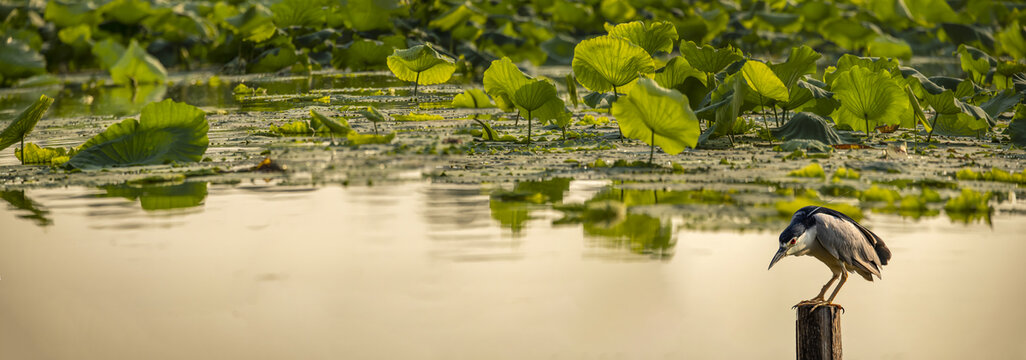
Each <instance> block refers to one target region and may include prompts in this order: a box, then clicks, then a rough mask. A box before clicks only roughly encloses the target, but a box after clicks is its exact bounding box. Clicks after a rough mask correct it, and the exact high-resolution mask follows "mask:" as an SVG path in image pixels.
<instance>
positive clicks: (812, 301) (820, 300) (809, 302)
mask: <svg viewBox="0 0 1026 360" xmlns="http://www.w3.org/2000/svg"><path fill="white" fill-rule="evenodd" d="M824 302H826V300H824V299H823V298H821V297H814V298H812V299H808V300H802V301H801V302H799V303H797V304H794V306H792V307H791V309H797V308H798V307H799V306H802V305H813V304H822V303H824Z"/></svg>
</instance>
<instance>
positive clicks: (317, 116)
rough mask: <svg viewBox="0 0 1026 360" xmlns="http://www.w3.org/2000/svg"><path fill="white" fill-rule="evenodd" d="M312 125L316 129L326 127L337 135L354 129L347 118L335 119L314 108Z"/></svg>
mask: <svg viewBox="0 0 1026 360" xmlns="http://www.w3.org/2000/svg"><path fill="white" fill-rule="evenodd" d="M310 127H311V128H313V129H314V131H318V130H321V129H322V128H326V129H327V131H328V132H330V133H332V134H335V135H346V134H349V132H350V131H353V129H352V128H350V127H349V121H346V119H345V118H342V117H340V118H339V119H338V120H335V119H332V118H330V117H328V116H327V115H324V114H321V113H320V112H319V111H317V110H314V109H310Z"/></svg>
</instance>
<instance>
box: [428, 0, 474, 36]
mask: <svg viewBox="0 0 1026 360" xmlns="http://www.w3.org/2000/svg"><path fill="white" fill-rule="evenodd" d="M471 20H473V21H474V22H476V23H478V24H484V23H485V22H486V21H487V20H488V18H487V16H486V15H485V14H483V13H482V12H481V10H478V9H477V8H475V7H474V6H473V5H472V4H471V3H470V2H465V3H463V4H460V6H454V7H452V8H451V9H449V11H447V12H445V13H444V14H442V15H439V16H438V18H436V19H434V20H431V22H430V23H428V26H430V27H432V28H435V29H439V30H442V31H450V30H452V29H453V28H455V27H457V26H460V25H463V24H466V23H467V21H471Z"/></svg>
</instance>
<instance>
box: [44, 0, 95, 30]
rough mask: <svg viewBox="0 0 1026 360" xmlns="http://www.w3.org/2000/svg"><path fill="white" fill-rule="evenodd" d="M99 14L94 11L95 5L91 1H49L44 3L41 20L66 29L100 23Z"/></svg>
mask: <svg viewBox="0 0 1026 360" xmlns="http://www.w3.org/2000/svg"><path fill="white" fill-rule="evenodd" d="M101 15H102V14H101V13H100V12H98V11H96V4H95V3H93V2H92V1H74V2H68V3H65V2H60V1H56V0H50V1H47V2H46V10H45V11H44V12H43V18H44V19H46V21H50V22H53V23H54V25H57V27H58V28H67V27H72V26H76V25H81V24H89V25H96V24H99V23H100V21H101Z"/></svg>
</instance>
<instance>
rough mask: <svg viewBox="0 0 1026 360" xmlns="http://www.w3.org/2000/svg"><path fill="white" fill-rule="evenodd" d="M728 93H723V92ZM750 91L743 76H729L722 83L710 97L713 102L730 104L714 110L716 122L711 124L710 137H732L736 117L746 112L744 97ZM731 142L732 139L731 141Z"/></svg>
mask: <svg viewBox="0 0 1026 360" xmlns="http://www.w3.org/2000/svg"><path fill="white" fill-rule="evenodd" d="M728 89H729V92H727V93H725V92H724V91H725V90H728ZM750 90H751V87H750V86H749V84H747V81H746V80H745V77H744V75H738V74H736V73H735V74H731V75H730V76H727V78H726V79H725V80H724V81H723V84H722V85H721V86H720V87H719V88H717V89H716V91H714V92H713V94H712V95H711V98H712V99H713V101H718V100H721V99H727V98H729V99H730V102H728V103H726V104H724V106H721V107H719V108H717V109H716V114H715V116H716V122H714V123H713V126H712V129H711V133H710V136H712V137H716V136H723V135H732V134H733V133H734V130H735V126H736V124H737V119H738V117H740V116H741V113H742V112H743V111H744V110H746V109H745V107H744V105H745V97H747V96H748V92H749V91H750ZM731 142H733V139H731Z"/></svg>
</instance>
